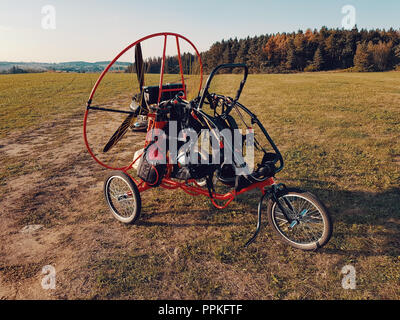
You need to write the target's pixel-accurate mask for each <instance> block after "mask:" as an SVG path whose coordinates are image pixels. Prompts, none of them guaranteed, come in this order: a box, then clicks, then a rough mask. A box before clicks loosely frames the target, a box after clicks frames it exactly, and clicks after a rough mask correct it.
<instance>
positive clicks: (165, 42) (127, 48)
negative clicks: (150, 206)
mask: <svg viewBox="0 0 400 320" xmlns="http://www.w3.org/2000/svg"><path fill="white" fill-rule="evenodd" d="M155 37H164V48H163V55H162V67H161V72H160V84H159V85H160V89H161V87H162V85H163V79H164V65H165V59H166V47H167V37H174V38H175V41H176V46H177V52H178V60H179V66H180V74H181V79H182V82H184V74H183V68H182V60H181V52H180V45H179V39H182V40H184V41H186V42H187V43H189V44H190V46H191V47H192V48H193V49H194V51H195V52H196V55H197V57H198V59H199V64H200V85H199V92H200V90H201V87H202V83H203V64H202V61H201V56H200V53H199V51H198V50H197V48H196V46H195V45H194V44H193V43H192V42H191V41H190V40H189V39H187V38H186V37H184V36H182V35H180V34H177V33H172V32H160V33H155V34H151V35H148V36H146V37H144V38H141V39H139V40H137V41H136V42H133V43H132V44H130V45H129V46H128V47H126V48H125V49H124V50H122V51H121V52H120V53H119V54H118V55H117V56H116V57H115V58H114V60H112V61H111V62H110V64H109V65H108V66H107V67H106V68H105V69H104V71H103V72H102V73H101V75H100V77H99V78H98V80H97V81H96V83H95V85H94V87H93V89H92V92H91V93H90V96H89V102H88V106H90V104H91V102H92V100H93V97H94V95H95V93H96V90H97V88H98V86H99V85H100V83H101V81H102V80H103V78H104V76H105V75H106V74H107V72H108V71H109V70H110V68H111V67H112V66H113V65H114V63H115V62H117V61H118V59H119V58H120V57H121V56H122V55H124V54H125V53H126V52H127V51H129V50H130V49H132V48H133V47H135V46H136V45H137V44H139V43H141V42H143V41H145V40H148V39H151V38H155ZM160 94H161V92H160ZM89 111H90V109H89V108H87V109H86V112H85V117H84V122H83V138H84V140H85V145H86V148H87V150H88V151H89V154H90V155H91V156H92V158H93V159H94V160H95V161H96V162H97V163H98V164H100V165H101V166H103V167H105V168H107V169H111V170H122V171H126V170H129V169H130V168H132V166H133V164H134V163H135V160H134V161H133V162H132V163H131V164H129V165H128V166H126V167H122V168H114V167H111V166H108V165H107V164H105V163H104V162H102V161H101V160H100V159H98V158H97V157H96V156H95V154H94V153H93V151H92V149H91V148H90V146H89V142H88V138H87V120H88V115H89Z"/></svg>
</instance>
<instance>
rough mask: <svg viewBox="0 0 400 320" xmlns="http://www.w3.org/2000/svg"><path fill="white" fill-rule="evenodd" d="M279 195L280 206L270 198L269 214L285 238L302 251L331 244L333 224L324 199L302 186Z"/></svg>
mask: <svg viewBox="0 0 400 320" xmlns="http://www.w3.org/2000/svg"><path fill="white" fill-rule="evenodd" d="M277 198H278V201H279V205H278V203H277V202H275V201H273V200H269V203H268V212H267V215H268V221H269V223H270V225H271V227H272V228H273V230H274V231H275V232H276V233H277V235H278V236H279V238H280V239H281V240H283V241H284V242H286V243H287V244H289V245H291V246H292V247H295V248H297V249H301V250H316V249H319V248H321V247H323V246H324V245H325V244H327V243H328V241H329V240H330V238H331V235H332V229H333V225H332V220H331V218H330V215H329V213H328V210H327V209H326V208H325V206H324V205H323V204H322V202H321V201H319V200H318V199H317V198H316V197H315V196H314V195H313V194H311V193H309V192H304V191H302V190H298V189H287V190H283V191H280V192H279V193H278V195H277ZM283 211H284V212H285V213H286V215H287V216H288V217H289V219H290V222H289V221H288V220H287V219H286V217H285V215H284V213H283Z"/></svg>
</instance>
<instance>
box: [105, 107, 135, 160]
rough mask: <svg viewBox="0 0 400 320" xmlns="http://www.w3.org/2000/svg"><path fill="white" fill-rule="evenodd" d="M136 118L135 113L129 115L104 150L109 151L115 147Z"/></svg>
mask: <svg viewBox="0 0 400 320" xmlns="http://www.w3.org/2000/svg"><path fill="white" fill-rule="evenodd" d="M134 119H135V116H134V115H131V114H130V115H129V116H128V117H127V118H126V119H125V120H124V122H122V124H121V126H120V127H119V128H118V129H117V131H115V133H114V134H113V136H112V137H111V139H110V140H109V141H108V142H107V144H106V146H105V147H104V149H103V152H104V153H106V152H108V151H109V150H110V149H111V148H112V147H114V146H115V145H116V144H117V143H118V142H119V141H120V140H121V139H122V137H123V136H124V135H125V134H126V132H127V131H128V129H129V127H130V126H131V125H132V122H133V120H134Z"/></svg>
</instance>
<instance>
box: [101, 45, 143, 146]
mask: <svg viewBox="0 0 400 320" xmlns="http://www.w3.org/2000/svg"><path fill="white" fill-rule="evenodd" d="M135 69H136V74H137V78H138V81H139V89H140V97H142V96H143V86H144V62H143V54H142V47H141V45H140V43H138V44H137V45H136V47H135ZM140 100H141V99H140ZM135 118H136V117H135V115H133V114H130V115H129V116H128V117H127V118H126V119H125V120H124V121H123V122H122V124H121V125H120V127H119V128H118V129H117V131H115V133H114V134H113V135H112V137H111V138H110V140H109V141H108V142H107V144H106V146H105V147H104V149H103V152H104V153H106V152H108V151H109V150H110V149H111V148H112V147H114V146H115V145H116V144H117V143H118V142H119V141H120V140H121V139H122V138H123V137H124V135H125V134H126V132H127V131H128V129H129V127H130V126H131V125H132V123H133V121H134V119H135Z"/></svg>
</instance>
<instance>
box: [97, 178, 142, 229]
mask: <svg viewBox="0 0 400 320" xmlns="http://www.w3.org/2000/svg"><path fill="white" fill-rule="evenodd" d="M104 196H105V198H106V201H107V204H108V206H109V207H110V209H111V213H112V214H113V216H114V217H115V218H116V219H117V220H118V221H120V222H123V223H126V224H134V223H135V222H136V221H137V219H138V218H139V216H140V211H141V208H142V203H141V199H140V193H139V190H138V188H137V186H136V184H135V183H134V182H133V180H132V179H131V178H130V177H129V176H128V175H127V174H126V173H124V172H121V171H114V172H112V173H110V174H109V175H108V176H107V177H106V179H105V181H104Z"/></svg>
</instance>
